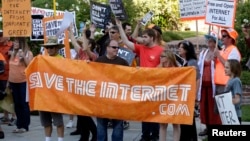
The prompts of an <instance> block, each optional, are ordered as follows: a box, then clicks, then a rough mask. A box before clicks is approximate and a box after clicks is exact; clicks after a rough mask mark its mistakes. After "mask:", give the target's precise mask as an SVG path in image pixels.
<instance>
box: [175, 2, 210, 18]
mask: <svg viewBox="0 0 250 141" xmlns="http://www.w3.org/2000/svg"><path fill="white" fill-rule="evenodd" d="M179 7H180V8H179V9H180V19H181V20H195V19H204V18H205V11H206V0H179Z"/></svg>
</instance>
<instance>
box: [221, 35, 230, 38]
mask: <svg viewBox="0 0 250 141" xmlns="http://www.w3.org/2000/svg"><path fill="white" fill-rule="evenodd" d="M221 37H222V38H227V37H229V36H228V35H222V36H221Z"/></svg>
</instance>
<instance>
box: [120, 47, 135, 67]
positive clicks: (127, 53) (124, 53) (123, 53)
mask: <svg viewBox="0 0 250 141" xmlns="http://www.w3.org/2000/svg"><path fill="white" fill-rule="evenodd" d="M117 56H119V57H121V58H123V59H124V60H126V61H127V62H128V64H129V65H130V66H131V65H132V63H133V60H134V58H135V53H133V52H132V51H131V50H129V49H127V48H124V47H120V48H119V50H118V54H117Z"/></svg>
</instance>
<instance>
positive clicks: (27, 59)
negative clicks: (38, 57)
mask: <svg viewBox="0 0 250 141" xmlns="http://www.w3.org/2000/svg"><path fill="white" fill-rule="evenodd" d="M23 59H24V63H25V65H26V66H28V65H29V64H30V62H31V60H32V59H33V53H32V52H31V51H28V52H27V54H26V55H25V56H23Z"/></svg>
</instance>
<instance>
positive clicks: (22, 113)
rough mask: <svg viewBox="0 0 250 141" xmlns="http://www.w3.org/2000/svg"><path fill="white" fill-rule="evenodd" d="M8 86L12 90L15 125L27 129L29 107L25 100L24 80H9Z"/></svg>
mask: <svg viewBox="0 0 250 141" xmlns="http://www.w3.org/2000/svg"><path fill="white" fill-rule="evenodd" d="M10 88H11V90H12V95H13V101H14V109H15V113H16V117H17V121H16V126H17V128H18V129H20V128H24V129H26V130H27V131H28V130H29V124H30V108H29V104H28V102H26V82H22V83H12V82H10Z"/></svg>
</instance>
